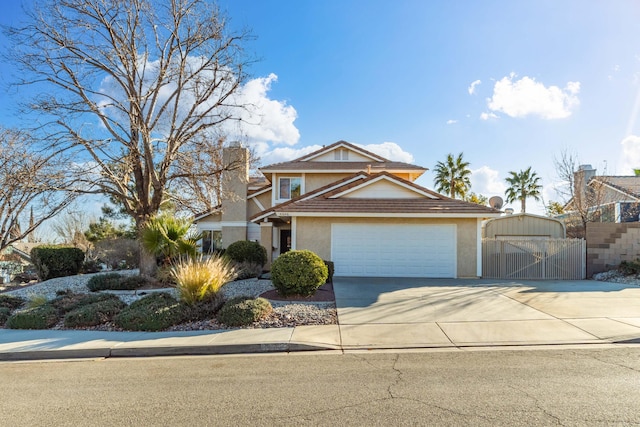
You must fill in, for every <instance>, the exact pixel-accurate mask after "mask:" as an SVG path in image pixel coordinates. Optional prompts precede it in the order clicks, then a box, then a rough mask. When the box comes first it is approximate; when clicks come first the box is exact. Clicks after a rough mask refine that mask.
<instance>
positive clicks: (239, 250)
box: [224, 240, 267, 267]
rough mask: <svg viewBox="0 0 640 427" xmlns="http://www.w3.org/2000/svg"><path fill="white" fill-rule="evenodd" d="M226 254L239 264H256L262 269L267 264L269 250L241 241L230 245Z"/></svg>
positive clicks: (258, 244)
mask: <svg viewBox="0 0 640 427" xmlns="http://www.w3.org/2000/svg"><path fill="white" fill-rule="evenodd" d="M224 254H225V256H226V257H228V258H229V259H231V260H233V261H235V262H237V263H243V262H249V263H255V264H260V267H262V266H263V265H265V264H266V263H267V250H266V249H265V248H264V246H262V245H260V243H258V242H251V241H249V240H239V241H237V242H234V243H232V244H230V245H229V247H227V249H226V250H225V253H224Z"/></svg>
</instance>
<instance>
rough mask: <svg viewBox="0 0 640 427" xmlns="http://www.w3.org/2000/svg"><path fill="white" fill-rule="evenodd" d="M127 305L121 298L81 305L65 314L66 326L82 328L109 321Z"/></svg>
mask: <svg viewBox="0 0 640 427" xmlns="http://www.w3.org/2000/svg"><path fill="white" fill-rule="evenodd" d="M126 306H127V305H126V304H125V303H124V302H122V301H121V300H120V299H119V298H115V299H106V300H103V301H99V302H95V303H93V304H89V305H83V306H80V307H78V308H76V309H74V310H71V311H70V312H68V313H67V314H66V315H65V316H64V326H65V327H67V328H81V327H87V326H95V325H100V324H102V323H105V322H109V321H111V320H112V319H113V317H114V316H115V315H116V314H118V313H120V312H121V311H122V309H123V308H125V307H126Z"/></svg>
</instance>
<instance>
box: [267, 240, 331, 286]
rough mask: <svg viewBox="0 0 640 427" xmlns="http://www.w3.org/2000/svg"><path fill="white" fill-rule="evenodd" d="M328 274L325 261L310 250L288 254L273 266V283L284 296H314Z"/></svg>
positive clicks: (279, 258) (278, 259)
mask: <svg viewBox="0 0 640 427" xmlns="http://www.w3.org/2000/svg"><path fill="white" fill-rule="evenodd" d="M328 274H329V273H328V269H327V266H326V265H325V263H324V261H322V259H321V258H320V257H319V256H318V255H316V254H314V253H313V252H311V251H308V250H294V251H289V252H286V253H284V254H282V255H280V256H279V257H278V258H276V260H275V261H274V262H273V264H272V265H271V281H272V282H273V286H274V287H275V288H276V290H277V291H278V293H279V294H280V295H282V296H288V295H305V296H308V295H313V294H314V293H315V292H316V290H317V289H318V288H319V287H320V286H322V285H323V284H324V283H326V281H327V276H328Z"/></svg>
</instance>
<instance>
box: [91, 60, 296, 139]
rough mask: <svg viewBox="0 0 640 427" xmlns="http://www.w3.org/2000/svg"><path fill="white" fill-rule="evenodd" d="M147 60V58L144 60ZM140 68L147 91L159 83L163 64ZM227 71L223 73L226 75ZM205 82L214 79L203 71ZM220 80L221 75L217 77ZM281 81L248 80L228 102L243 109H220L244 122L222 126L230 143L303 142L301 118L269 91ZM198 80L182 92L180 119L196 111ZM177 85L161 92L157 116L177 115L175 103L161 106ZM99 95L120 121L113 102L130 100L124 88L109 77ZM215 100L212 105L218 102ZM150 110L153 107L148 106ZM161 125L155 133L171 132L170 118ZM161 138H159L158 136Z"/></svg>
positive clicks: (272, 77)
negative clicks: (163, 107)
mask: <svg viewBox="0 0 640 427" xmlns="http://www.w3.org/2000/svg"><path fill="white" fill-rule="evenodd" d="M140 60H141V61H143V59H142V58H141V59H140ZM203 61H205V59H204V58H201V57H189V58H188V62H189V64H188V65H189V66H192V67H196V68H197V67H199V66H201V63H202V62H203ZM140 69H144V70H145V74H144V76H143V80H144V84H145V88H144V89H145V90H147V89H148V87H149V86H151V85H153V84H156V83H157V82H156V80H157V74H158V72H159V61H147V62H146V63H145V64H144V66H143V65H141V66H140ZM224 72H225V70H222V71H220V73H224ZM201 77H202V81H205V82H206V83H205V84H209V80H208V79H207V78H210V79H214V77H213V75H212V74H211V72H210V71H202V72H201ZM215 78H217V79H220V78H221V76H217V77H215ZM234 78H235V76H234V75H233V73H232V72H231V71H229V76H228V79H227V80H226V81H225V82H224V83H222V86H225V87H224V88H222V87H221V89H220V91H218V92H215V93H214V94H213V95H212V96H211V97H210V98H209V99H211V100H214V101H216V100H217V95H218V94H219V92H221V91H224V90H227V89H229V85H232V84H234V83H235V81H234ZM277 80H278V76H276V75H275V74H273V73H272V74H269V75H268V76H267V77H259V78H255V79H252V80H249V81H247V82H246V83H245V84H244V85H242V86H241V87H239V88H238V89H237V90H236V91H235V93H233V94H232V95H231V96H230V98H229V99H227V100H226V103H227V105H240V106H243V107H242V108H234V107H226V108H227V111H224V112H223V111H220V110H221V109H220V108H217V109H216V112H220V113H222V114H224V113H227V112H228V113H231V114H232V115H233V116H234V118H238V119H241V120H240V121H237V120H227V121H225V122H223V123H222V125H221V130H222V131H223V132H224V133H226V134H227V136H228V140H230V141H233V140H246V141H247V142H248V143H249V144H251V145H254V144H258V143H260V142H269V143H279V144H286V145H294V144H296V143H297V142H298V140H299V139H300V132H299V131H298V129H297V128H296V126H295V125H294V122H295V120H296V118H297V112H296V110H295V108H294V107H293V106H291V105H287V103H286V101H280V100H274V99H270V98H269V94H268V92H269V91H270V90H271V85H272V84H273V83H274V82H276V81H277ZM198 84H199V83H198V81H197V80H193V81H192V82H191V83H190V84H189V85H187V86H186V90H185V91H183V92H182V93H181V97H180V103H179V105H178V111H177V115H178V120H181V119H183V118H184V117H186V115H187V114H188V112H189V111H190V110H191V109H192V108H193V105H194V103H195V102H196V97H195V93H197V92H200V91H201V88H198ZM176 88H177V86H176V83H175V82H171V83H167V84H164V85H163V86H162V87H161V89H160V93H159V95H160V96H159V99H158V102H157V103H156V105H155V111H154V113H155V114H159V113H160V112H161V111H163V114H165V115H166V116H169V115H171V114H173V110H171V105H172V102H170V103H169V108H167V109H160V108H159V107H158V106H159V105H163V103H165V102H167V101H168V100H169V99H170V98H171V97H172V96H173V93H174V91H175V90H176ZM98 92H99V93H100V94H104V95H105V96H102V95H97V96H96V99H95V101H96V103H97V104H98V106H99V107H100V108H102V109H103V110H104V111H105V112H107V114H109V115H110V116H112V117H114V118H116V119H117V118H118V115H119V114H120V115H121V112H120V111H119V110H118V109H117V108H114V107H113V106H112V105H111V104H112V103H113V101H112V100H111V99H112V98H113V99H126V97H124V95H123V94H122V89H121V88H120V86H119V85H117V84H116V83H115V81H114V80H113V78H111V77H107V78H105V79H103V80H102V81H101V82H100V87H99V89H98ZM214 101H211V102H214ZM209 107H210V103H209V102H208V101H207V102H202V103H201V104H200V105H199V106H198V108H199V109H200V110H206V109H207V108H209ZM147 108H149V106H147ZM159 123H160V124H161V125H159V126H157V128H156V129H155V132H156V133H158V134H160V135H162V134H163V133H166V132H168V131H169V130H168V129H163V125H162V124H167V126H168V124H169V123H170V120H169V119H160V120H159ZM156 137H157V135H156Z"/></svg>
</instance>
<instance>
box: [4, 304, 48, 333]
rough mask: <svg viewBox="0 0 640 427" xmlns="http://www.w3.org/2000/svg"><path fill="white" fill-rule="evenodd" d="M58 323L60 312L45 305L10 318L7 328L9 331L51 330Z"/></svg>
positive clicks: (6, 324)
mask: <svg viewBox="0 0 640 427" xmlns="http://www.w3.org/2000/svg"><path fill="white" fill-rule="evenodd" d="M56 323H58V310H56V308H55V307H54V306H53V305H51V304H45V305H41V306H39V307H34V308H29V309H27V310H24V311H20V312H18V313H14V314H13V315H11V316H9V318H8V319H7V322H6V323H5V327H7V328H9V329H49V328H50V327H52V326H53V325H55V324H56Z"/></svg>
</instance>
